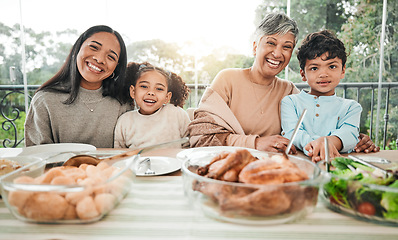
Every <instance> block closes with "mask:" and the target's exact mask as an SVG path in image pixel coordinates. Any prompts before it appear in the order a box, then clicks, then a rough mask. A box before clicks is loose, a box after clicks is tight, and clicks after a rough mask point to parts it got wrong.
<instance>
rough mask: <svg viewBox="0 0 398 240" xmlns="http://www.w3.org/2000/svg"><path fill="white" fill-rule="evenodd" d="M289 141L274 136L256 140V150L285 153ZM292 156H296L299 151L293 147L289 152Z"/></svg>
mask: <svg viewBox="0 0 398 240" xmlns="http://www.w3.org/2000/svg"><path fill="white" fill-rule="evenodd" d="M288 144H289V139H287V138H284V137H282V136H280V135H272V136H267V137H258V138H256V149H257V150H260V151H267V152H284V151H286V148H287V145H288ZM289 153H290V154H296V153H297V150H296V148H295V147H294V146H293V145H292V147H291V148H290V151H289Z"/></svg>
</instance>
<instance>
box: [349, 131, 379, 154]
mask: <svg viewBox="0 0 398 240" xmlns="http://www.w3.org/2000/svg"><path fill="white" fill-rule="evenodd" d="M354 151H355V152H364V153H370V152H378V151H380V148H379V147H378V146H376V145H375V144H374V143H373V141H372V139H370V137H369V136H368V135H366V134H363V133H360V134H359V142H358V143H357V145H356V146H355V148H354Z"/></svg>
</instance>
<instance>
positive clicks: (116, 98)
mask: <svg viewBox="0 0 398 240" xmlns="http://www.w3.org/2000/svg"><path fill="white" fill-rule="evenodd" d="M126 65H127V53H126V47H125V44H124V41H123V39H122V37H121V36H120V34H119V33H118V32H116V31H114V30H113V29H112V28H110V27H108V26H104V25H99V26H94V27H91V28H89V29H88V30H87V31H85V32H84V33H83V34H82V35H80V37H79V38H78V39H77V40H76V42H75V44H74V45H73V47H72V49H71V51H70V53H69V55H68V57H67V59H66V61H65V63H64V65H63V66H62V67H61V69H60V70H59V71H58V72H57V73H56V74H55V76H54V77H52V78H51V79H50V80H48V81H47V82H45V83H44V84H43V85H42V86H40V87H39V89H38V90H37V92H36V94H35V95H34V97H33V99H32V103H31V106H30V108H29V112H28V114H27V117H26V122H25V144H26V146H31V145H39V144H48V143H87V144H92V145H94V146H96V147H99V148H110V147H113V134H114V128H115V125H116V121H117V119H118V117H119V116H120V115H121V114H123V113H124V112H126V111H128V110H130V109H132V104H131V103H132V102H131V99H130V97H129V92H128V88H129V86H128V85H129V84H128V83H127V82H126V81H125V71H126Z"/></svg>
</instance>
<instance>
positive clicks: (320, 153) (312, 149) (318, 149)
mask: <svg viewBox="0 0 398 240" xmlns="http://www.w3.org/2000/svg"><path fill="white" fill-rule="evenodd" d="M328 140H329V141H328V143H329V157H330V158H335V157H339V156H340V153H339V150H338V149H341V141H340V139H339V138H338V137H336V136H330V137H328ZM304 149H305V150H307V151H308V156H309V157H311V161H313V162H315V163H316V162H319V161H321V160H323V159H325V156H326V153H325V137H320V138H318V139H316V140H314V141H312V142H310V143H308V144H307V145H306V146H305V147H304Z"/></svg>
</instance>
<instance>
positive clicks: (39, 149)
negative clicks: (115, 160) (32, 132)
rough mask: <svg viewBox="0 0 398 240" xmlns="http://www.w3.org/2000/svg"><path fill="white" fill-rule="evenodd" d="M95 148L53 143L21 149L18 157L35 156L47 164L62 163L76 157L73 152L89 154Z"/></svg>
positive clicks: (88, 145)
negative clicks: (44, 160)
mask: <svg viewBox="0 0 398 240" xmlns="http://www.w3.org/2000/svg"><path fill="white" fill-rule="evenodd" d="M96 149H97V148H96V147H95V146H93V145H90V144H83V143H54V144H42V145H36V146H31V147H26V148H22V152H21V153H19V154H18V156H37V157H41V158H44V159H46V161H47V163H56V162H64V161H65V160H67V159H69V158H71V157H73V156H74V155H76V154H75V153H73V152H82V153H84V152H90V151H95V150H96Z"/></svg>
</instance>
